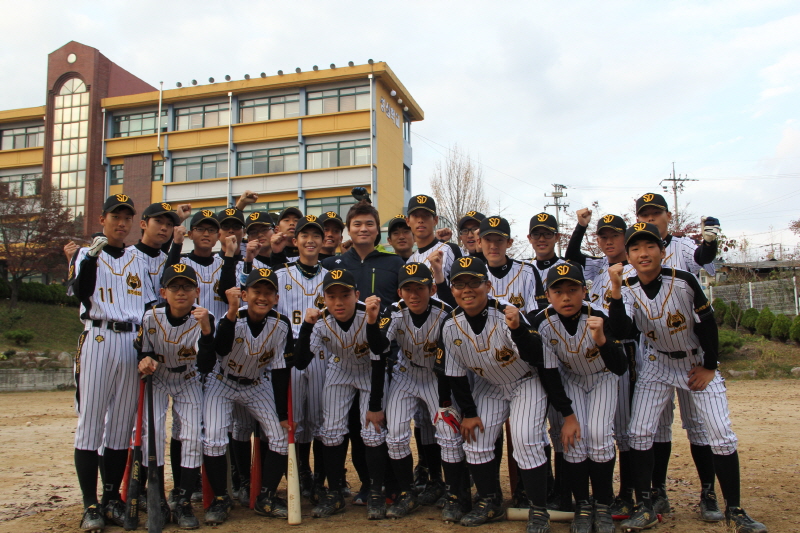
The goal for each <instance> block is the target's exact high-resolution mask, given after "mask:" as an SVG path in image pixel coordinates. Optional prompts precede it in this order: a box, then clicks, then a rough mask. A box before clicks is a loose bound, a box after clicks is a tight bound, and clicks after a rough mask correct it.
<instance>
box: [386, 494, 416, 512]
mask: <svg viewBox="0 0 800 533" xmlns="http://www.w3.org/2000/svg"><path fill="white" fill-rule="evenodd" d="M418 508H419V502H418V501H417V497H416V496H415V495H414V493H413V492H401V493H400V496H399V497H398V499H397V502H396V503H395V504H394V505H392V506H391V507H389V508H388V509H387V510H386V518H403V517H404V516H408V515H409V514H411V513H412V512H413V511H414V510H416V509H418Z"/></svg>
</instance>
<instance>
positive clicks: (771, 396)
mask: <svg viewBox="0 0 800 533" xmlns="http://www.w3.org/2000/svg"><path fill="white" fill-rule="evenodd" d="M73 395H74V391H72V392H70V391H67V392H31V393H9V394H0V449H2V453H0V532H6V531H8V532H14V533H33V532H77V531H79V528H78V526H79V519H80V515H81V507H80V492H79V490H78V483H77V478H76V477H75V471H74V466H73V447H72V439H73V434H74V432H75V423H76V418H75V413H74V410H73V402H72V401H73ZM728 395H729V399H730V404H731V410H732V412H733V423H734V429H735V431H736V433H737V435H738V437H739V443H740V447H739V452H740V454H741V461H742V498H743V505H744V507H745V508H746V509H747V511H748V512H749V513H750V514H751V516H753V517H755V518H757V519H759V520H761V521H763V522H764V523H765V524H766V525H767V526H768V527H769V529H770V531H771V532H776V533H778V532H780V533H783V532H793V531H796V532H800V512H798V510H797V507H795V505H794V504H795V503H797V498H798V492H800V488H799V487H800V485H799V484H798V478H799V477H800V380H786V381H729V382H728ZM679 424H680V422H679V421H677V422H676V425H675V427H674V432H675V442H674V446H673V457H672V461H671V465H670V475H669V481H668V489H669V497H670V501H671V503H672V507H673V512H672V513H670V514H669V515H667V516H666V517H665V518H664V522H663V523H662V524H660V525H659V526H657V527H656V528H655V529H654V531H669V532H674V533H682V532H686V533H688V532H709V533H710V532H722V531H725V528H724V526H723V525H722V524H705V523H703V522H700V521H699V520H697V518H696V517H697V513H696V506H697V505H696V504H697V496H698V494H699V491H700V489H699V484H698V481H697V474H696V472H695V470H694V465H693V463H692V460H691V455H690V453H689V446H688V442H687V441H686V438H685V436H684V433H683V432H682V431H681V429H680V425H679ZM348 470H349V472H350V477H351V479H350V482H351V484H352V485H353V486H354V487H356V488H357V487H358V486H359V485H358V480H357V478H356V477H355V473H354V470H353V468H352V467H350V468H349V469H348ZM168 471H169V470H168ZM503 471H504V472H507V469H505V467H504V470H503ZM507 479H508V478H507V476H506V483H507ZM168 486H171V484H170V482H169V481H168ZM718 492H719V491H718ZM506 494H507V495H508V492H506ZM720 498H721V494H720ZM196 512H198V513H202V511H201V510H200V509H199V508H196ZM198 516H200V517H202V514H199V515H198ZM303 519H304V522H303V524H302V525H300V526H289V525H287V524H286V522H285V521H280V520H276V519H269V518H262V517H257V516H256V515H255V514H254V513H253V512H252V511H250V510H248V509H242V508H239V507H237V508H235V509H234V511H233V513H232V515H231V517H230V518H229V520H228V521H227V522H226V523H225V524H223V525H222V526H221V527H218V528H213V529H217V530H219V531H230V532H234V531H244V532H251V531H252V532H255V531H261V530H263V529H264V528H269V529H270V530H272V531H284V530H286V531H288V530H290V529H291V530H292V531H302V530H306V531H318V530H319V529H321V528H323V527H324V528H326V529H327V530H329V531H342V532H347V533H361V532H366V531H376V530H379V531H388V530H392V531H400V532H411V531H414V532H418V531H420V530H425V531H427V532H431V533H432V532H439V531H462V529H461V526H459V525H453V524H444V523H443V522H441V520H440V519H439V511H438V509H435V508H433V507H427V508H423V509H421V510H420V511H418V512H416V513H415V514H413V515H411V516H410V517H408V518H406V519H403V520H396V521H395V520H384V521H381V522H368V521H367V520H366V517H365V508H364V507H354V506H348V508H347V511H346V512H345V513H343V514H341V515H337V516H335V517H333V518H330V519H327V520H315V519H312V518H311V506H310V504H308V503H304V505H303ZM145 529H146V526H143V527H140V530H145ZM202 529H212V528H208V527H205V526H203V527H201V530H202ZM552 530H553V531H554V532H558V533H562V532H563V533H566V532H568V531H569V524H555V523H554V524H553V528H552ZM106 531H112V532H114V531H122V528H118V527H116V526H109V527H107V528H106ZM165 531H179V530H178V529H177V527H176V526H175V525H174V524H170V525H168V526H167V527H166V528H165ZM480 531H484V532H487V533H488V532H493V531H504V532H514V531H517V532H520V533H521V532H524V531H525V523H524V522H498V523H494V524H490V525H487V526H483V527H481V528H480Z"/></svg>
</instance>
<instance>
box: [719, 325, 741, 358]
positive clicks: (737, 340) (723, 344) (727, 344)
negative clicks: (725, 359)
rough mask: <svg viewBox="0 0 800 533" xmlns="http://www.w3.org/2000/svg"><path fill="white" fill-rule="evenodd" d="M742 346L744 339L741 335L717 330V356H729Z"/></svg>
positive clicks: (725, 330)
mask: <svg viewBox="0 0 800 533" xmlns="http://www.w3.org/2000/svg"><path fill="white" fill-rule="evenodd" d="M742 346H744V337H742V334H741V333H737V332H736V331H730V330H727V329H721V330H719V354H720V355H730V354H732V353H733V352H735V351H736V350H738V349H739V348H741V347H742Z"/></svg>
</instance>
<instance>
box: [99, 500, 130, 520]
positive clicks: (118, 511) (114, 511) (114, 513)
mask: <svg viewBox="0 0 800 533" xmlns="http://www.w3.org/2000/svg"><path fill="white" fill-rule="evenodd" d="M103 511H104V514H105V519H106V522H107V523H108V522H110V523H112V524H116V525H118V526H122V525H123V524H124V523H125V504H124V503H122V502H121V501H119V500H109V501H108V503H107V504H106V507H105V509H103Z"/></svg>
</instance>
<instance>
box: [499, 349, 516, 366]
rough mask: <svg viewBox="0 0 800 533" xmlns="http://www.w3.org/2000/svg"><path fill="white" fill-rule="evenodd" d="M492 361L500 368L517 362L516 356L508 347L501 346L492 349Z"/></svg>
mask: <svg viewBox="0 0 800 533" xmlns="http://www.w3.org/2000/svg"><path fill="white" fill-rule="evenodd" d="M494 359H495V361H497V362H498V363H500V366H508V365H510V364H511V363H513V362H514V361H516V360H517V355H516V354H515V353H514V350H512V349H511V348H509V347H508V346H503V347H502V348H495V349H494Z"/></svg>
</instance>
